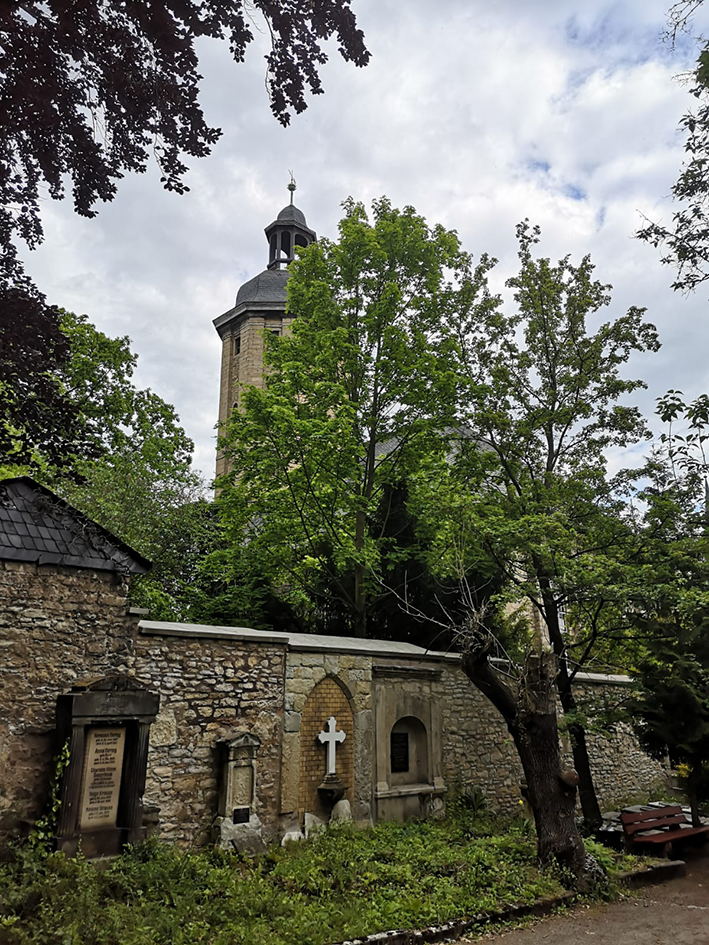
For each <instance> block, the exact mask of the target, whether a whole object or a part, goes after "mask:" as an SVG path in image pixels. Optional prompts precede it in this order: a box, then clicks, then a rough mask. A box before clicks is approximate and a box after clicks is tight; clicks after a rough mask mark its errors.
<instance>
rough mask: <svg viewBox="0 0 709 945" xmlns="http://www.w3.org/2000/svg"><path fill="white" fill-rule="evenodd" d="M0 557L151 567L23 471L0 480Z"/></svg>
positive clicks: (135, 569)
mask: <svg viewBox="0 0 709 945" xmlns="http://www.w3.org/2000/svg"><path fill="white" fill-rule="evenodd" d="M0 559H5V560H10V561H36V562H37V563H38V564H61V565H65V566H68V567H73V568H95V569H96V570H100V571H123V572H126V571H128V572H130V573H132V574H145V572H146V571H149V570H150V567H151V564H150V562H149V561H148V560H147V559H145V558H143V556H142V555H139V554H138V552H137V551H134V550H133V549H132V548H131V547H130V546H129V545H126V544H124V542H122V541H121V540H120V539H118V538H116V537H115V535H112V534H111V533H110V532H109V531H106V529H105V528H101V526H100V525H97V524H96V522H94V521H92V520H91V519H90V518H87V516H85V515H83V514H82V513H81V512H79V511H78V509H75V508H73V506H71V505H69V504H68V503H67V502H64V501H63V500H62V499H60V498H59V496H56V495H55V494H54V493H53V492H50V490H49V489H45V488H44V486H40V485H39V483H36V482H35V481H34V480H33V479H30V478H29V477H27V476H21V477H19V478H17V479H5V480H3V481H1V482H0Z"/></svg>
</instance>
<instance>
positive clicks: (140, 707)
mask: <svg viewBox="0 0 709 945" xmlns="http://www.w3.org/2000/svg"><path fill="white" fill-rule="evenodd" d="M159 706H160V696H159V695H158V694H157V693H154V692H151V691H150V690H148V689H147V688H146V687H145V686H143V685H142V684H141V683H139V682H137V680H135V679H132V678H131V677H129V676H123V675H118V676H105V677H102V678H99V679H93V680H87V681H84V682H80V683H77V684H76V685H74V686H73V687H72V689H71V691H70V692H68V693H65V694H63V695H61V696H59V698H58V700H57V732H58V736H59V744H60V745H64V744H66V743H67V742H68V744H69V765H68V767H67V769H66V771H65V772H64V777H63V781H62V802H61V807H60V809H59V819H58V823H57V837H56V846H57V849H58V850H60V851H61V852H63V853H66V854H67V856H74V855H75V854H76V853H77V851H78V850H79V849H80V850H81V852H82V853H83V855H84V856H86V857H88V858H93V857H100V856H113V855H115V854H117V853H119V852H120V850H121V848H122V847H123V846H124V845H125V844H126V843H137V842H139V841H140V840H143V839H145V836H146V828H145V827H144V825H143V806H142V798H143V792H144V790H145V771H146V767H147V763H148V738H149V734H150V725H151V724H152V722H153V721H154V720H155V716H156V715H157V712H158V709H159Z"/></svg>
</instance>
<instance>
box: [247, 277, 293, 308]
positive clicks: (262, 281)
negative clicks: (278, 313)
mask: <svg viewBox="0 0 709 945" xmlns="http://www.w3.org/2000/svg"><path fill="white" fill-rule="evenodd" d="M288 275H289V273H288V270H287V269H264V271H263V272H260V273H259V274H258V275H257V276H254V278H253V279H249V281H248V282H245V283H244V284H243V285H242V287H241V288H240V289H239V291H238V293H237V295H236V305H235V306H234V307H235V308H238V307H239V306H240V305H244V304H245V303H246V302H249V303H258V302H282V303H283V304H284V305H285V304H286V282H288Z"/></svg>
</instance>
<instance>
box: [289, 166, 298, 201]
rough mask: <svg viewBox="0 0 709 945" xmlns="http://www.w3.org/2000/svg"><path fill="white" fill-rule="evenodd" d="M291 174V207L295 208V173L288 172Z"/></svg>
mask: <svg viewBox="0 0 709 945" xmlns="http://www.w3.org/2000/svg"><path fill="white" fill-rule="evenodd" d="M288 173H289V174H290V183H289V184H288V190H290V205H291V207H292V206H293V194H294V193H295V190H296V183H295V177H293V171H288Z"/></svg>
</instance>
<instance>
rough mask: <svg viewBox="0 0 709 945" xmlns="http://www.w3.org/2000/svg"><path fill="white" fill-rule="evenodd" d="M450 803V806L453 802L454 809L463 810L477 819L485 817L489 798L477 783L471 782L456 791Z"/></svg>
mask: <svg viewBox="0 0 709 945" xmlns="http://www.w3.org/2000/svg"><path fill="white" fill-rule="evenodd" d="M448 803H449V806H450V805H451V804H452V806H453V809H454V810H456V811H463V812H465V813H466V814H469V815H470V816H471V817H473V818H475V819H477V818H480V817H483V816H484V815H485V814H487V812H488V802H487V798H486V797H485V793H484V792H483V790H482V788H479V787H478V786H477V784H469V785H466V786H465V787H463V788H461V789H460V790H458V791H455V792H454V793H453V796H452V797H451V798H450V799H449V802H448Z"/></svg>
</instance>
